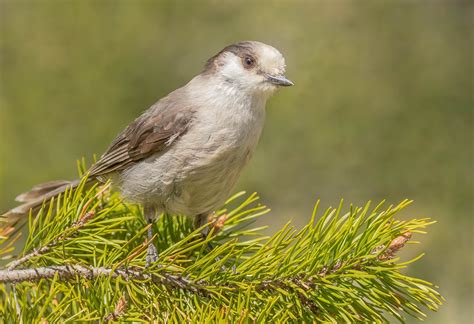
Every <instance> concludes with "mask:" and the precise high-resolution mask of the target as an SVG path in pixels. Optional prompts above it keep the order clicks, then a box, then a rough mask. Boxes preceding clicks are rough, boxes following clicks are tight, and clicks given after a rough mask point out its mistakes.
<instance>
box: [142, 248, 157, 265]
mask: <svg viewBox="0 0 474 324" xmlns="http://www.w3.org/2000/svg"><path fill="white" fill-rule="evenodd" d="M156 260H158V252H157V250H156V247H155V245H154V244H153V243H152V242H150V243H148V253H147V255H146V264H145V268H148V267H149V266H150V265H151V264H152V263H155V262H156Z"/></svg>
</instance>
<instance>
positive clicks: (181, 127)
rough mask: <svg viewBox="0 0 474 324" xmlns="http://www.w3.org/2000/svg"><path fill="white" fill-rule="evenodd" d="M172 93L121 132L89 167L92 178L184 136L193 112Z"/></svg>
mask: <svg viewBox="0 0 474 324" xmlns="http://www.w3.org/2000/svg"><path fill="white" fill-rule="evenodd" d="M182 99H183V98H182V97H181V98H180V96H179V92H178V91H175V92H174V93H171V94H170V95H169V96H167V97H165V98H163V99H161V100H160V101H158V102H157V103H156V104H155V105H153V106H151V107H150V109H148V110H147V111H146V112H144V113H143V114H142V115H141V116H140V117H138V118H137V119H135V120H134V121H133V122H132V123H131V124H130V125H128V126H127V128H125V129H124V130H123V132H122V133H120V134H119V135H118V136H117V137H116V138H115V140H114V141H113V142H112V144H111V145H110V146H109V148H108V149H107V150H106V151H105V153H104V154H103V155H102V156H101V158H100V159H99V160H98V161H97V162H96V163H95V164H94V165H93V166H92V167H91V169H90V170H89V173H90V175H91V176H101V175H105V174H108V173H113V172H117V171H121V170H124V169H125V168H127V167H128V166H130V165H132V164H134V163H137V162H139V161H140V160H143V159H146V158H147V157H149V156H151V155H152V154H154V153H157V152H160V151H162V150H164V149H166V148H167V147H169V146H171V145H172V144H173V142H174V141H175V140H177V139H178V138H179V137H180V136H181V135H182V134H184V133H185V132H186V131H187V129H188V127H189V124H190V122H191V121H192V118H193V115H194V110H193V109H192V107H191V106H190V105H189V104H185V103H184V102H185V100H182Z"/></svg>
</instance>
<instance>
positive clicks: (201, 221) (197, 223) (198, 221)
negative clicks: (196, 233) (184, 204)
mask: <svg viewBox="0 0 474 324" xmlns="http://www.w3.org/2000/svg"><path fill="white" fill-rule="evenodd" d="M208 216H209V215H208V214H199V215H197V216H196V218H195V219H194V227H195V228H199V227H201V226H203V225H205V224H207V223H208V222H209V220H208V218H209V217H208ZM210 232H211V228H210V225H207V226H206V227H204V228H203V229H202V230H201V237H202V239H203V240H205V239H207V237H208V236H209V233H210ZM207 248H208V250H209V251H211V250H212V249H213V248H214V247H213V246H212V244H211V242H207Z"/></svg>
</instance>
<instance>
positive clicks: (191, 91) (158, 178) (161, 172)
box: [4, 41, 292, 217]
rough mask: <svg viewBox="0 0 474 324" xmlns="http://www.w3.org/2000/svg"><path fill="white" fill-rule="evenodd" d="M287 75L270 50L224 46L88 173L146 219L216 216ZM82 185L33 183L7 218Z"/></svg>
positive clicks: (260, 45)
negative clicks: (104, 182) (161, 214)
mask: <svg viewBox="0 0 474 324" xmlns="http://www.w3.org/2000/svg"><path fill="white" fill-rule="evenodd" d="M284 72H285V62H284V59H283V56H282V55H281V54H280V53H279V52H278V51H277V50H276V49H275V48H273V47H271V46H269V45H265V44H263V43H260V42H250V41H249V42H240V43H237V44H233V45H229V46H227V47H226V48H224V49H223V50H222V51H220V52H219V53H218V54H216V55H215V56H213V57H212V58H211V59H209V60H208V61H207V64H206V66H205V69H204V71H203V72H202V73H201V74H199V75H198V76H196V77H195V78H193V79H192V80H191V81H190V82H189V83H188V84H186V85H185V86H183V87H182V88H179V89H177V90H175V91H173V92H172V93H170V94H169V95H167V96H166V97H164V98H162V99H161V100H159V101H158V102H157V103H156V104H154V105H153V106H151V107H150V108H149V109H148V110H147V111H146V112H144V113H143V114H142V115H141V116H139V117H138V118H137V119H136V120H135V121H133V122H132V123H131V124H130V125H129V126H128V127H126V128H125V130H124V131H122V132H121V133H120V134H119V135H118V136H117V137H116V138H115V140H114V141H113V142H112V144H111V145H110V146H109V148H108V149H107V150H106V152H105V153H104V154H103V155H102V157H101V158H100V159H99V160H98V161H97V162H96V163H95V164H94V165H93V166H92V167H91V168H90V170H89V177H90V179H91V180H90V181H97V180H99V181H102V180H103V179H105V178H110V177H111V178H112V179H113V180H114V183H115V184H116V185H117V186H118V187H119V188H120V190H121V192H122V194H123V195H124V196H125V198H126V199H128V200H131V201H134V202H138V203H141V204H142V205H143V206H144V207H145V210H146V211H147V213H148V215H147V217H153V216H155V215H158V214H159V212H162V211H163V212H169V213H178V214H184V215H188V216H198V215H202V214H206V213H210V212H212V211H214V210H215V209H216V208H218V207H219V206H220V205H221V204H222V203H223V201H224V200H225V199H226V198H227V197H228V196H229V194H230V192H231V190H232V188H233V186H234V185H235V183H236V182H237V180H238V178H239V175H240V174H241V171H242V169H243V167H244V166H245V165H246V164H247V162H248V161H249V159H250V157H251V156H252V153H253V152H254V150H255V148H256V145H257V143H258V140H259V137H260V134H261V131H262V128H263V124H264V119H265V104H266V101H267V99H268V98H269V96H270V95H271V94H272V93H273V92H274V91H275V90H276V89H277V88H278V86H288V85H292V83H291V81H289V80H288V79H286V78H285V77H284ZM78 183H79V182H78V180H76V181H73V182H64V181H57V182H49V183H45V184H42V185H38V186H35V187H34V188H33V189H32V190H31V191H29V192H27V193H24V194H22V195H20V196H19V197H17V198H18V200H19V201H21V202H25V204H23V205H20V206H18V207H16V208H15V209H12V210H10V211H9V212H7V213H6V214H4V216H7V217H15V216H21V215H24V214H26V213H28V211H29V210H30V209H35V208H38V207H39V206H41V204H42V203H43V201H46V202H48V201H49V200H50V199H51V198H52V197H54V196H56V195H58V194H59V193H61V192H63V191H64V190H65V189H66V188H68V187H75V186H77V184H78ZM150 214H152V215H150Z"/></svg>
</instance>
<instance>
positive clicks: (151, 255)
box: [144, 207, 158, 268]
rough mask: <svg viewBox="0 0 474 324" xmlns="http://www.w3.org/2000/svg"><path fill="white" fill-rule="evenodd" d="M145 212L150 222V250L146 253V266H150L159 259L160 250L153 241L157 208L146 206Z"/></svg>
mask: <svg viewBox="0 0 474 324" xmlns="http://www.w3.org/2000/svg"><path fill="white" fill-rule="evenodd" d="M144 213H145V218H146V220H147V222H148V224H149V226H150V227H148V233H147V234H148V252H147V255H146V265H145V267H146V268H148V267H149V266H150V265H151V264H152V263H153V262H156V260H158V252H157V250H156V247H155V245H154V244H153V242H152V241H151V239H152V238H153V228H152V224H153V220H154V218H155V216H156V210H155V208H152V207H145V208H144Z"/></svg>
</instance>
